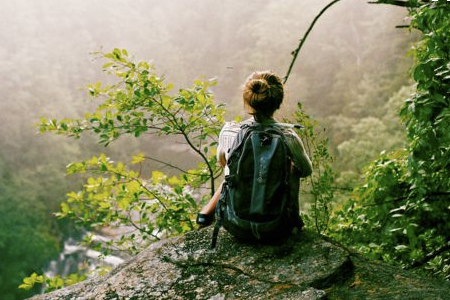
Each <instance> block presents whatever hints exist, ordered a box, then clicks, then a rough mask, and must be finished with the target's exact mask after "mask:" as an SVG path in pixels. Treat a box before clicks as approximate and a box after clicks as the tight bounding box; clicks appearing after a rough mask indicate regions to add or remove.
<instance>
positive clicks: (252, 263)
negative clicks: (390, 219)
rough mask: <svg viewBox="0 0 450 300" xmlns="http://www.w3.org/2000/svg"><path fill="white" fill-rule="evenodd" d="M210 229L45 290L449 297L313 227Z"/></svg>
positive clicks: (306, 298) (448, 288) (87, 294)
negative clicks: (261, 231)
mask: <svg viewBox="0 0 450 300" xmlns="http://www.w3.org/2000/svg"><path fill="white" fill-rule="evenodd" d="M211 231H212V230H211V228H207V229H203V230H199V231H194V232H190V233H188V234H186V235H185V236H182V237H177V238H172V239H167V240H164V241H161V242H158V243H155V244H153V245H152V246H151V247H149V248H148V249H146V250H145V251H143V252H141V253H140V254H139V255H137V256H136V257H134V258H133V259H131V260H130V261H128V262H126V263H124V264H123V265H120V266H119V267H117V268H116V269H114V270H113V271H112V272H111V273H109V274H107V275H105V276H104V277H100V278H93V279H90V280H87V281H85V282H82V283H79V284H76V285H73V286H70V287H67V288H65V289H62V290H58V291H55V292H52V293H49V294H44V295H38V296H35V297H33V298H32V299H33V300H44V299H45V300H52V299H70V300H74V299H99V300H100V299H101V300H107V299H111V300H112V299H130V300H131V299H211V300H219V299H298V300H318V299H345V300H348V299H358V300H361V299H450V284H449V283H448V282H441V281H434V280H431V279H424V278H421V277H420V276H418V275H415V274H412V273H410V272H406V271H403V270H399V269H397V268H393V267H390V266H387V265H385V264H381V263H377V262H371V261H368V260H366V259H363V258H361V257H360V256H358V255H355V254H353V253H351V252H350V251H348V250H346V249H345V248H343V247H341V246H339V245H336V244H334V243H332V242H330V241H328V240H326V239H325V238H323V237H321V236H318V235H316V234H314V233H312V232H309V231H304V232H302V233H299V234H296V235H294V236H292V237H290V238H289V239H288V240H287V241H286V242H284V243H282V244H279V245H255V244H246V243H242V242H239V241H236V240H235V239H234V238H233V237H231V236H230V235H229V234H228V233H226V231H225V230H223V229H222V230H221V233H220V237H219V244H218V247H217V249H216V250H211V249H210V242H211V239H210V238H211Z"/></svg>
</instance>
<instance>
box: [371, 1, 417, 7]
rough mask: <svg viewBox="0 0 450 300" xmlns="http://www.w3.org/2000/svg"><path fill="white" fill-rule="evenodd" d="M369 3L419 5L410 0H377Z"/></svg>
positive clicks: (402, 5)
mask: <svg viewBox="0 0 450 300" xmlns="http://www.w3.org/2000/svg"><path fill="white" fill-rule="evenodd" d="M368 3H369V4H389V5H395V6H401V7H418V6H417V5H415V4H413V3H411V2H410V1H408V0H407V1H401V0H377V1H369V2H368Z"/></svg>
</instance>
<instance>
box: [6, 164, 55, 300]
mask: <svg viewBox="0 0 450 300" xmlns="http://www.w3.org/2000/svg"><path fill="white" fill-rule="evenodd" d="M1 162H2V161H0V163H1ZM33 175H36V173H34V174H33ZM0 176H1V177H0V178H1V184H0V193H1V196H0V216H1V217H0V262H1V263H0V295H1V298H2V299H5V300H10V299H16V298H17V297H21V298H25V297H27V296H31V295H32V294H31V293H29V292H28V293H27V292H24V291H22V292H19V291H15V290H13V289H11V286H15V287H17V285H18V283H20V281H21V280H22V278H23V277H24V276H25V275H28V274H29V273H30V272H32V271H33V270H40V268H41V266H42V265H44V264H46V262H47V261H48V260H50V259H52V258H54V257H56V256H57V255H58V253H59V251H60V246H59V243H60V239H59V236H58V235H57V234H56V233H57V231H56V226H57V224H56V222H55V219H54V218H53V217H52V215H51V212H52V210H54V209H55V208H56V207H53V208H48V207H46V205H45V202H46V201H45V200H46V198H47V197H49V195H48V194H47V193H46V192H45V190H44V189H43V188H42V187H39V186H36V185H34V186H33V183H32V182H31V181H30V182H28V186H29V187H30V189H32V191H33V192H30V191H29V190H25V189H23V190H20V191H17V190H15V187H17V186H18V185H19V184H20V183H19V182H17V180H20V179H24V178H17V176H14V174H13V172H12V171H11V166H8V165H7V164H5V163H3V164H1V165H0ZM36 291H37V290H36V289H35V290H34V292H36Z"/></svg>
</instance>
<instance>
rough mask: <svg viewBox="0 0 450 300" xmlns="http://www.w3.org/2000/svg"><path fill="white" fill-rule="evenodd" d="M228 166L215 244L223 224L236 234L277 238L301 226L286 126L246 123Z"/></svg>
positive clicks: (240, 236) (256, 238)
mask: <svg viewBox="0 0 450 300" xmlns="http://www.w3.org/2000/svg"><path fill="white" fill-rule="evenodd" d="M227 166H228V168H229V170H230V173H229V175H227V176H225V182H224V184H223V186H222V192H221V195H220V199H219V202H218V204H217V207H216V216H217V218H216V224H215V227H214V233H213V239H212V245H211V246H212V248H215V246H216V241H217V236H218V233H219V229H220V228H221V227H222V226H223V227H224V228H225V229H226V230H227V231H228V232H230V233H231V234H233V235H234V236H236V237H237V238H240V239H245V240H254V241H272V240H278V239H280V238H283V237H286V236H287V235H289V234H290V233H291V231H292V229H293V227H295V226H297V227H301V225H302V224H300V223H301V219H300V217H299V215H298V214H299V212H298V187H299V186H298V178H297V180H292V178H291V176H292V172H291V166H292V158H291V154H290V151H289V148H288V146H287V143H286V141H285V136H284V134H283V132H282V129H281V126H279V125H277V123H268V124H262V123H252V124H243V125H242V126H241V129H240V131H239V132H238V134H237V137H236V139H235V141H234V143H233V146H232V147H231V149H230V156H229V159H228V161H227ZM296 182H297V183H296ZM292 185H294V186H292Z"/></svg>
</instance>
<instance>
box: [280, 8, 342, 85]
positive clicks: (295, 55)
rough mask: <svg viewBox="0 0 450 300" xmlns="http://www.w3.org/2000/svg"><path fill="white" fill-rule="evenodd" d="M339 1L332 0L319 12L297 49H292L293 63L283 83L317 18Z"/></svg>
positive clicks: (284, 79)
mask: <svg viewBox="0 0 450 300" xmlns="http://www.w3.org/2000/svg"><path fill="white" fill-rule="evenodd" d="M339 1H340V0H334V1H332V2H330V3H328V5H327V6H325V7H324V8H323V9H322V10H321V11H320V12H319V14H318V15H317V16H316V17H315V18H314V20H313V22H312V23H311V25H309V28H308V30H306V33H305V35H304V36H303V37H302V38H301V39H300V44H299V45H298V47H297V49H295V50H294V51H292V55H293V58H292V61H291V64H290V65H289V69H288V71H287V73H286V75H285V76H284V78H283V83H286V81H287V80H288V78H289V75H290V74H291V70H292V67H293V66H294V63H295V60H296V59H297V56H298V53H299V52H300V50H301V49H302V47H303V44H304V43H305V41H306V38H307V37H308V35H309V33H310V32H311V30H312V29H313V27H314V25H315V24H316V22H317V20H319V18H320V17H321V16H322V15H323V14H324V13H325V11H326V10H327V9H329V8H330V7H331V6H333V5H334V4H336V3H337V2H339Z"/></svg>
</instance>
